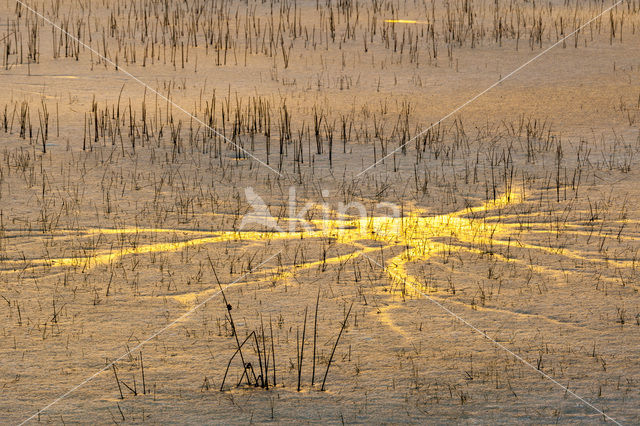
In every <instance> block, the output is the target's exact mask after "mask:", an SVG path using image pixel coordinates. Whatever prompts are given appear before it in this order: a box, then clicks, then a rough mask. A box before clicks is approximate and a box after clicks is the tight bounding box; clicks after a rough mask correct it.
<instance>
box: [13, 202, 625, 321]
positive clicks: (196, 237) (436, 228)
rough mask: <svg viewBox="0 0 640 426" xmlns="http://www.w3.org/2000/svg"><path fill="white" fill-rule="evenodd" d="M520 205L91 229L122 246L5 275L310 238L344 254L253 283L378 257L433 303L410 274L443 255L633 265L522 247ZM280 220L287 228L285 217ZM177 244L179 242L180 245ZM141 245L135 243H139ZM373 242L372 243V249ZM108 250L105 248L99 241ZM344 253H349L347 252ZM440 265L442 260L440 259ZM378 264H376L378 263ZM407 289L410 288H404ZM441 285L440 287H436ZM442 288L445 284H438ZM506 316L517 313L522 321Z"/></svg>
mask: <svg viewBox="0 0 640 426" xmlns="http://www.w3.org/2000/svg"><path fill="white" fill-rule="evenodd" d="M522 201H523V200H522V199H521V197H520V196H519V195H518V194H517V193H514V192H511V193H507V194H503V195H502V196H501V197H499V198H497V199H496V200H491V201H488V202H485V203H483V204H481V205H477V206H475V207H467V208H464V209H461V210H459V211H455V212H452V213H447V214H439V215H433V214H429V213H428V212H426V211H423V210H420V209H414V210H413V211H411V212H410V213H408V214H405V215H404V216H403V217H391V216H370V217H353V216H345V215H339V214H337V212H330V213H331V214H330V215H328V216H327V217H324V218H322V219H312V220H310V221H309V222H310V224H311V225H312V227H311V228H312V229H308V230H304V229H303V228H301V229H302V230H301V229H298V230H295V231H293V232H273V231H255V230H251V231H221V232H207V231H199V230H195V231H194V230H179V229H153V228H124V229H107V228H92V229H87V230H84V231H80V232H79V233H78V231H74V232H71V231H69V234H74V235H80V237H82V238H84V237H87V238H89V237H93V238H98V240H99V241H100V238H101V237H102V236H107V235H116V236H118V238H119V240H118V242H119V243H120V248H118V249H114V248H110V249H103V250H95V251H93V252H91V251H88V252H87V253H83V254H82V255H76V256H67V257H59V258H55V257H52V258H41V259H32V260H29V261H28V262H27V263H26V264H25V261H24V260H22V261H21V260H17V259H14V260H7V261H4V262H3V263H4V265H5V267H4V271H3V272H7V271H10V270H11V268H13V269H14V270H23V271H24V270H26V269H35V268H45V271H47V270H48V269H47V268H49V269H50V268H61V267H68V268H75V269H80V270H82V271H83V272H85V271H87V270H89V269H92V268H96V267H98V266H109V265H112V264H114V263H116V262H119V261H121V259H122V258H124V257H126V256H136V255H145V254H151V253H157V252H169V253H170V252H179V251H181V250H185V249H188V248H191V247H197V246H202V245H213V246H214V247H215V245H217V244H220V243H224V242H239V243H241V244H243V245H245V247H249V246H250V245H255V244H258V243H264V242H273V243H277V242H278V241H282V242H284V241H296V240H297V241H299V240H304V239H313V238H330V239H332V240H333V241H334V242H335V243H337V244H340V245H341V248H343V250H342V251H343V254H337V255H331V256H324V257H323V258H322V259H321V260H313V261H302V262H297V263H296V262H294V264H280V265H279V266H277V267H274V266H268V267H267V268H263V269H262V270H261V271H260V273H259V275H258V278H256V277H253V278H251V280H252V281H253V282H256V281H260V282H273V283H277V282H280V281H284V280H287V279H290V278H293V277H294V276H295V275H296V273H298V272H299V271H302V270H305V269H307V270H308V269H311V268H316V267H318V268H320V267H322V268H323V270H324V267H325V266H326V265H343V264H345V263H347V262H349V261H351V260H353V259H356V258H358V257H361V256H363V257H366V258H368V259H369V260H373V259H374V258H375V259H379V261H380V262H381V263H384V265H381V264H378V266H384V267H385V270H386V273H387V275H388V277H389V278H390V279H391V280H392V283H393V286H392V287H393V288H395V289H396V290H400V291H401V292H402V294H403V296H405V297H406V296H407V295H409V296H415V295H416V294H415V293H416V291H415V289H419V291H420V292H425V293H429V294H431V295H433V296H434V297H445V296H446V291H445V290H444V287H443V286H442V285H437V286H431V285H430V284H429V283H428V282H427V280H425V278H422V277H418V276H416V274H415V273H412V272H411V271H410V270H411V268H412V266H411V265H412V264H413V263H415V262H423V261H428V260H430V259H432V258H434V257H436V256H442V255H443V254H446V255H451V254H454V253H459V252H467V253H473V254H478V255H486V254H490V255H491V258H492V259H494V260H495V261H500V262H503V263H509V262H511V263H513V264H516V265H518V266H521V267H523V268H525V270H528V271H531V272H532V273H533V272H535V273H543V274H546V275H548V276H555V277H556V278H557V279H559V280H560V279H562V277H563V274H565V272H564V271H562V270H559V269H554V268H553V267H549V266H541V265H533V264H532V263H530V262H527V261H526V260H524V259H518V258H516V257H513V256H509V255H505V254H504V253H499V252H497V251H496V250H494V249H495V248H497V247H501V248H502V249H504V250H506V251H507V252H509V250H510V249H513V250H515V249H526V250H531V251H536V252H538V253H543V254H553V255H556V256H557V255H560V256H561V257H563V258H568V259H573V260H577V261H580V262H608V263H609V264H610V265H612V266H614V267H619V268H623V267H629V266H631V263H632V261H613V260H604V259H596V258H588V257H587V256H585V255H583V254H579V253H578V252H576V251H575V250H573V251H572V250H569V249H567V248H564V249H558V248H551V247H547V246H543V245H536V244H530V243H525V242H523V241H521V237H522V228H521V224H519V223H509V221H507V220H502V219H504V218H507V217H509V214H511V215H513V213H508V209H507V207H509V206H511V205H517V204H519V203H521V202H522ZM281 222H286V219H282V220H281ZM536 232H537V233H544V232H547V233H549V234H552V232H553V231H552V230H544V229H536ZM156 234H168V235H170V236H172V237H173V239H174V240H173V241H171V242H156V243H137V244H132V243H131V242H130V241H128V240H127V239H126V238H124V236H126V235H129V236H130V237H131V236H139V235H144V236H146V237H149V236H154V235H156ZM156 236H157V235H156ZM176 239H181V240H179V241H176ZM136 241H137V240H136ZM372 242H373V243H374V244H371V243H372ZM102 245H103V246H104V242H103V243H102ZM344 247H347V248H348V249H344ZM383 249H385V250H387V252H388V253H391V254H389V255H388V257H384V256H383V257H382V259H381V258H380V256H379V253H380V252H381V251H382V250H383ZM436 260H437V259H436ZM373 263H378V260H374V261H373ZM407 284H408V285H407ZM435 284H438V283H435ZM440 284H441V283H440ZM216 291H218V288H217V285H212V286H210V287H209V288H207V289H204V290H200V291H194V292H188V293H183V294H173V295H166V297H169V298H173V299H174V300H176V301H177V302H179V303H180V304H182V305H185V306H194V305H195V304H197V303H199V302H201V301H202V300H204V299H205V298H206V297H207V296H209V295H211V294H213V293H215V292H216ZM447 300H448V301H449V302H450V303H456V304H461V305H464V306H466V307H470V305H468V304H465V303H463V302H461V301H459V300H457V299H453V298H448V299H447ZM471 307H472V308H473V309H486V310H492V311H501V310H500V309H497V308H490V307H478V306H475V305H474V306H471ZM389 309H391V308H390V307H389V306H386V307H380V308H379V309H378V313H379V314H380V315H379V318H380V321H381V322H382V323H384V324H386V325H388V326H389V327H392V328H395V326H394V325H393V323H392V321H391V317H390V315H389ZM501 312H507V313H509V314H512V315H524V316H527V314H520V313H514V312H512V311H501Z"/></svg>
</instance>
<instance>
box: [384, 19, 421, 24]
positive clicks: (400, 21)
mask: <svg viewBox="0 0 640 426" xmlns="http://www.w3.org/2000/svg"><path fill="white" fill-rule="evenodd" d="M384 22H388V23H390V24H423V25H424V24H428V22H427V21H413V20H411V19H385V21H384Z"/></svg>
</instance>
